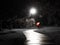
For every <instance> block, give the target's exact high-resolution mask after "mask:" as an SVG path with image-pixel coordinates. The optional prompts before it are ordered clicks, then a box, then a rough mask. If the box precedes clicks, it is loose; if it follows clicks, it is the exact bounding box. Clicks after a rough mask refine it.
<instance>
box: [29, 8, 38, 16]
mask: <svg viewBox="0 0 60 45" xmlns="http://www.w3.org/2000/svg"><path fill="white" fill-rule="evenodd" d="M36 13H37V9H36V8H34V7H33V8H31V9H30V10H29V14H30V16H32V15H35V14H36Z"/></svg>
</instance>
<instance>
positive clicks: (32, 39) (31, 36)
mask: <svg viewBox="0 0 60 45" xmlns="http://www.w3.org/2000/svg"><path fill="white" fill-rule="evenodd" d="M24 33H25V36H26V37H27V40H29V41H28V42H27V45H41V44H42V43H43V42H42V40H43V39H42V37H44V35H43V34H40V33H37V32H34V30H27V31H25V32H24Z"/></svg>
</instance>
